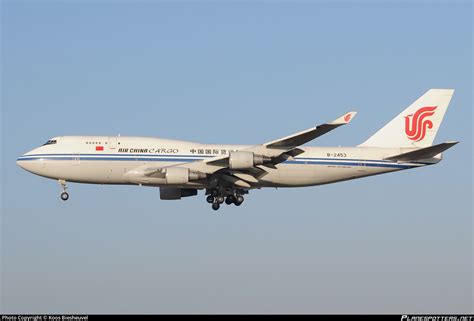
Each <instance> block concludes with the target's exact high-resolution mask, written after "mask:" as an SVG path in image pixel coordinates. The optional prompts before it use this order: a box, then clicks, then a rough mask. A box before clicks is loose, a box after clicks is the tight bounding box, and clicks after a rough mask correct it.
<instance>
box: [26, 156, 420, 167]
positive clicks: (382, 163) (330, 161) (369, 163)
mask: <svg viewBox="0 0 474 321" xmlns="http://www.w3.org/2000/svg"><path fill="white" fill-rule="evenodd" d="M190 157H193V158H190ZM206 157H214V156H204V155H199V156H195V155H193V156H189V155H183V156H181V155H180V156H177V155H143V154H132V155H129V154H127V155H126V156H125V155H124V154H80V155H74V154H35V155H26V156H21V157H19V158H18V159H17V160H18V161H34V160H61V161H70V160H76V161H77V160H82V161H149V162H183V163H185V162H193V161H198V160H202V159H205V158H206ZM284 164H309V165H333V166H334V165H339V166H343V165H346V166H366V167H386V168H399V169H407V168H413V167H418V166H419V165H428V164H426V163H422V164H417V165H415V164H413V163H412V164H398V163H394V162H390V161H386V160H357V159H344V158H342V159H341V158H309V157H305V158H296V159H295V160H291V161H286V162H284Z"/></svg>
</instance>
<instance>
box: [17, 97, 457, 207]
mask: <svg viewBox="0 0 474 321" xmlns="http://www.w3.org/2000/svg"><path fill="white" fill-rule="evenodd" d="M453 93H454V90H452V89H430V90H428V91H427V92H426V93H425V94H424V95H423V96H421V97H420V98H419V99H418V100H416V101H415V102H414V103H412V104H411V105H410V106H409V107H408V108H406V109H405V110H404V111H403V112H402V113H400V114H399V115H398V116H396V117H395V118H394V119H392V120H391V121H390V122H389V123H387V124H386V125H385V126H384V127H382V128H381V129H380V130H379V131H377V132H376V133H375V134H374V135H373V136H371V137H370V138H369V139H367V140H366V141H365V142H363V143H362V144H360V145H358V146H355V147H306V146H305V147H302V145H304V144H306V143H308V142H309V141H311V140H313V139H316V138H317V137H319V136H321V135H324V134H326V133H328V132H330V131H331V130H333V129H335V128H337V127H339V126H342V125H346V124H348V123H349V122H350V121H351V120H352V119H353V118H354V116H355V115H356V112H348V113H345V114H344V115H342V116H341V117H339V118H337V119H336V120H334V121H331V122H328V123H325V124H322V125H319V126H316V127H313V128H310V129H307V130H305V131H302V132H299V133H296V134H293V135H290V136H287V137H283V138H280V139H277V140H274V141H271V142H267V143H264V144H261V145H255V146H244V145H211V144H200V143H193V142H187V141H178V140H170V139H162V138H151V137H124V136H58V137H54V138H51V139H49V140H48V141H47V142H46V143H45V144H44V145H42V146H40V147H38V148H35V149H33V150H32V151H30V152H28V153H26V154H24V155H23V156H20V157H19V158H18V160H17V164H18V165H19V166H20V167H22V168H23V169H25V170H27V171H29V172H32V173H34V174H37V175H40V176H44V177H47V178H51V179H54V180H57V181H58V182H59V184H60V185H61V187H62V192H61V199H62V200H64V201H66V200H67V199H68V198H69V194H68V192H67V186H66V183H67V182H76V183H90V184H129V185H143V186H154V187H159V188H160V198H161V199H164V200H178V199H181V198H182V197H188V196H193V195H197V193H198V190H205V195H207V197H206V200H207V202H208V203H211V204H212V208H213V209H214V210H218V209H219V207H220V205H221V204H222V203H224V202H225V203H226V204H229V205H230V204H235V205H237V206H239V205H241V204H242V202H243V201H244V195H245V194H247V193H248V192H249V191H250V190H253V189H259V188H263V187H303V186H314V185H322V184H329V183H335V182H340V181H345V180H350V179H355V178H362V177H366V176H371V175H378V174H384V173H389V172H394V171H399V170H405V169H411V168H418V167H423V166H427V165H432V164H436V163H438V162H439V161H440V160H441V159H442V154H441V153H442V152H443V151H445V150H447V149H448V148H450V147H452V146H453V145H455V144H457V143H458V142H455V141H449V142H445V143H440V144H436V145H433V141H434V139H435V136H436V133H437V132H438V129H439V127H440V125H441V122H442V120H443V117H444V114H445V112H446V110H447V108H448V105H449V102H450V101H451V97H452V96H453Z"/></svg>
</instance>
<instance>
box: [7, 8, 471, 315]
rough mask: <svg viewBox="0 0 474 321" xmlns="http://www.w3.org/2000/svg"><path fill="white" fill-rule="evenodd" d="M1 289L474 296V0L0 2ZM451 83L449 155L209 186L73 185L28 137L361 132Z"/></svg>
mask: <svg viewBox="0 0 474 321" xmlns="http://www.w3.org/2000/svg"><path fill="white" fill-rule="evenodd" d="M1 14H2V16H1V21H2V22H1V28H2V30H1V32H2V34H1V39H2V41H1V45H2V56H1V68H2V72H1V77H2V78H1V119H2V158H1V162H2V186H1V190H2V192H1V195H2V202H1V203H2V207H1V208H2V214H1V224H2V226H1V245H2V247H1V249H2V255H1V259H2V261H1V270H2V277H1V291H2V293H1V294H2V300H1V311H2V312H8V313H17V312H29V313H47V312H49V313H52V312H56V313H74V312H82V313H194V312H196V313H222V312H223V313H239V312H246V313H249V312H250V313H251V312H255V313H262V312H263V313H264V312H277V313H278V312H280V313H291V312H301V313H335V312H343V313H367V312H385V313H427V312H430V313H449V312H469V311H471V312H472V309H473V307H472V301H473V297H472V295H473V293H472V281H473V279H472V270H473V266H472V264H473V261H472V230H473V225H472V200H471V198H472V121H473V118H472V67H473V65H472V4H471V2H469V1H438V2H395V1H392V2H381V3H379V2H362V1H353V2H337V3H329V2H319V1H318V2H316V1H315V2H259V3H250V2H181V3H174V2H173V3H172V2H158V1H143V2H139V3H132V2H127V1H120V2H115V1H104V2H98V3H95V2H94V3H93V2H88V1H84V2H82V1H76V2H71V3H66V2H45V1H40V2H33V1H31V2H29V1H22V2H16V1H15V2H14V1H2V3H1ZM429 88H454V89H455V90H456V92H455V95H454V98H453V100H452V102H451V105H450V109H449V110H448V112H447V115H446V117H445V121H444V123H443V125H442V128H441V130H440V132H439V133H438V136H437V138H436V142H442V141H445V140H460V141H461V144H459V145H457V146H455V147H454V148H453V149H452V150H449V151H448V152H447V153H446V154H445V159H444V160H443V162H441V163H440V164H438V165H436V166H431V167H427V168H422V169H418V170H412V171H404V172H399V173H396V174H388V175H382V176H377V177H371V178H366V179H362V180H355V181H351V182H343V183H338V184H333V185H327V186H320V187H311V188H301V189H278V190H274V189H267V190H261V191H254V192H252V193H251V194H250V195H249V196H248V197H247V198H246V202H245V204H243V205H242V206H241V207H239V208H237V207H228V208H225V209H223V210H222V211H219V214H216V213H214V212H213V211H212V210H211V209H210V208H209V206H208V204H207V203H205V201H204V198H203V196H202V195H200V196H199V197H197V198H190V199H185V200H183V201H181V202H165V201H160V200H159V194H158V189H156V188H144V187H143V188H139V187H134V186H100V185H97V186H96V185H80V184H71V185H70V194H71V197H70V200H69V201H68V202H61V201H60V199H59V193H60V188H59V186H58V184H57V183H56V182H54V181H52V180H47V179H44V178H40V177H37V176H34V175H31V174H29V173H27V172H25V171H23V170H21V169H20V168H18V167H17V166H16V164H15V160H16V157H18V156H19V155H21V154H23V153H24V152H26V151H28V150H31V149H32V148H34V147H36V146H38V145H40V144H42V143H43V142H44V141H46V140H47V139H48V138H50V137H52V136H57V135H73V134H77V135H89V134H90V135H115V134H121V135H136V136H157V137H165V138H174V139H184V140H194V141H200V142H209V143H236V144H258V143H262V142H265V141H269V140H272V139H275V138H278V137H281V136H284V135H287V134H291V133H293V132H296V131H299V130H303V129H306V128H308V127H311V126H313V125H315V124H318V123H321V122H324V121H327V120H332V119H334V117H336V116H338V115H339V114H342V113H344V112H346V111H348V110H357V111H359V114H358V115H357V118H356V119H355V120H354V121H353V122H351V124H350V125H349V126H345V127H344V128H341V129H338V130H336V131H334V132H331V133H330V134H328V135H325V136H324V137H321V138H320V139H318V140H317V141H314V142H312V143H311V144H310V145H321V146H336V145H343V146H353V145H356V144H358V143H360V142H362V141H363V140H365V139H366V138H367V137H368V136H370V135H371V134H372V133H373V132H375V131H376V130H377V129H378V128H380V127H381V126H382V125H384V124H385V123H386V122H387V121H389V120H390V119H391V118H392V117H394V116H395V115H397V114H398V113H399V112H400V111H401V110H402V109H404V108H405V107H406V106H408V105H409V104H410V103H411V102H412V101H413V100H415V99H416V98H417V97H419V96H420V95H422V94H423V93H424V92H425V91H426V90H427V89H429Z"/></svg>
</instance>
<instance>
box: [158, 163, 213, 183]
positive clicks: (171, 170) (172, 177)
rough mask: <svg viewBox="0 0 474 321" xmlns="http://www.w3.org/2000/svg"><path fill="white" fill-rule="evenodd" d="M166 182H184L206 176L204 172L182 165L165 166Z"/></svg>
mask: <svg viewBox="0 0 474 321" xmlns="http://www.w3.org/2000/svg"><path fill="white" fill-rule="evenodd" d="M165 178H166V184H186V183H188V182H190V181H197V180H200V179H204V178H206V174H204V173H200V172H195V171H191V170H189V168H183V167H167V168H165Z"/></svg>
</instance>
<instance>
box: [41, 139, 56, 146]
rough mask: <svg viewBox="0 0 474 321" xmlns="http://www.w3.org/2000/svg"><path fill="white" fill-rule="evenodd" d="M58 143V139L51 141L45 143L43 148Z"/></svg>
mask: <svg viewBox="0 0 474 321" xmlns="http://www.w3.org/2000/svg"><path fill="white" fill-rule="evenodd" d="M56 143H57V141H56V139H50V140H48V141H47V142H46V143H44V144H43V146H45V145H52V144H56Z"/></svg>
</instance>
